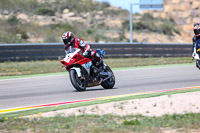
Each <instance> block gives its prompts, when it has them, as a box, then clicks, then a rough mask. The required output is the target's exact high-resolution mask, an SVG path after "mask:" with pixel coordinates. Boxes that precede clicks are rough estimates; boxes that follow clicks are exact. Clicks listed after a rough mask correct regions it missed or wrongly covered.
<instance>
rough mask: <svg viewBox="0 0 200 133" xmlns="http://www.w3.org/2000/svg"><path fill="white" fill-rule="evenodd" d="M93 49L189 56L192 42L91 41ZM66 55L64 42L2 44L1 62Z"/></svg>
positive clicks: (114, 54)
mask: <svg viewBox="0 0 200 133" xmlns="http://www.w3.org/2000/svg"><path fill="white" fill-rule="evenodd" d="M89 44H90V45H91V48H92V49H103V50H104V51H105V52H106V55H105V58H127V57H187V56H191V52H192V44H172V43H131V44H130V43H89ZM64 56H65V52H64V45H63V44H62V43H36V44H31V43H30V44H28V43H27V44H0V62H3V61H26V60H45V59H49V60H56V59H61V58H63V57H64Z"/></svg>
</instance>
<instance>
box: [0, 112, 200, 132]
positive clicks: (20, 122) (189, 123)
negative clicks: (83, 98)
mask: <svg viewBox="0 0 200 133" xmlns="http://www.w3.org/2000/svg"><path fill="white" fill-rule="evenodd" d="M172 129H175V130H176V131H177V132H192V131H194V130H195V131H198V132H199V131H200V114H185V115H176V114H174V115H165V116H162V117H144V116H140V115H138V116H114V115H103V116H98V115H82V116H69V117H61V116H56V117H53V118H52V117H50V118H34V119H31V118H27V119H21V118H13V119H7V118H6V119H1V120H0V131H4V132H6V131H9V132H20V131H21V132H30V131H31V132H40V133H46V132H52V133H55V132H69V133H74V132H76V133H78V132H79V133H80V132H81V133H104V132H117V133H127V132H129V133H133V132H148V133H159V132H162V131H166V130H167V131H169V132H170V131H172Z"/></svg>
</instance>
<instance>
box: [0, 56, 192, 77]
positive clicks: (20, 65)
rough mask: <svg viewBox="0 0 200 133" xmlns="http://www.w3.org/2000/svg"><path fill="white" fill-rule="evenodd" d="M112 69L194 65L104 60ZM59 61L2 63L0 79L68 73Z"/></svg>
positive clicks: (175, 60) (187, 60) (181, 61)
mask: <svg viewBox="0 0 200 133" xmlns="http://www.w3.org/2000/svg"><path fill="white" fill-rule="evenodd" d="M104 61H105V62H106V63H107V64H108V65H109V66H110V67H111V68H122V67H123V68H125V67H140V66H152V65H169V64H186V63H192V60H191V58H190V57H176V58H172V57H168V58H153V57H150V58H119V59H105V60H104ZM61 66H62V65H61V63H60V61H59V60H53V61H50V60H45V61H26V62H4V63H0V79H1V78H2V77H5V78H6V77H7V76H21V75H33V74H46V73H59V72H66V70H65V69H64V68H62V67H61Z"/></svg>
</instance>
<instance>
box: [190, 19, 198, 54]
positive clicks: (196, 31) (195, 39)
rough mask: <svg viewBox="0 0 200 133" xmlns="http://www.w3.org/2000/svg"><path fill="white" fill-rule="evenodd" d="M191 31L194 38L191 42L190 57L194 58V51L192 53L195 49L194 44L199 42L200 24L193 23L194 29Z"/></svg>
mask: <svg viewBox="0 0 200 133" xmlns="http://www.w3.org/2000/svg"><path fill="white" fill-rule="evenodd" d="M193 31H194V34H195V35H194V37H193V38H192V42H193V45H192V52H193V54H192V56H193V57H194V56H195V53H196V51H194V49H195V48H196V46H195V45H196V42H197V41H199V40H200V23H195V24H194V27H193Z"/></svg>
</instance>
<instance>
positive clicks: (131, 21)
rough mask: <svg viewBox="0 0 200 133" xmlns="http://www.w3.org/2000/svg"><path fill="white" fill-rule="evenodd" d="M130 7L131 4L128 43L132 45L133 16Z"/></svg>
mask: <svg viewBox="0 0 200 133" xmlns="http://www.w3.org/2000/svg"><path fill="white" fill-rule="evenodd" d="M132 6H133V4H132V3H131V4H130V20H129V21H130V43H133V18H132V15H133V12H132Z"/></svg>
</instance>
